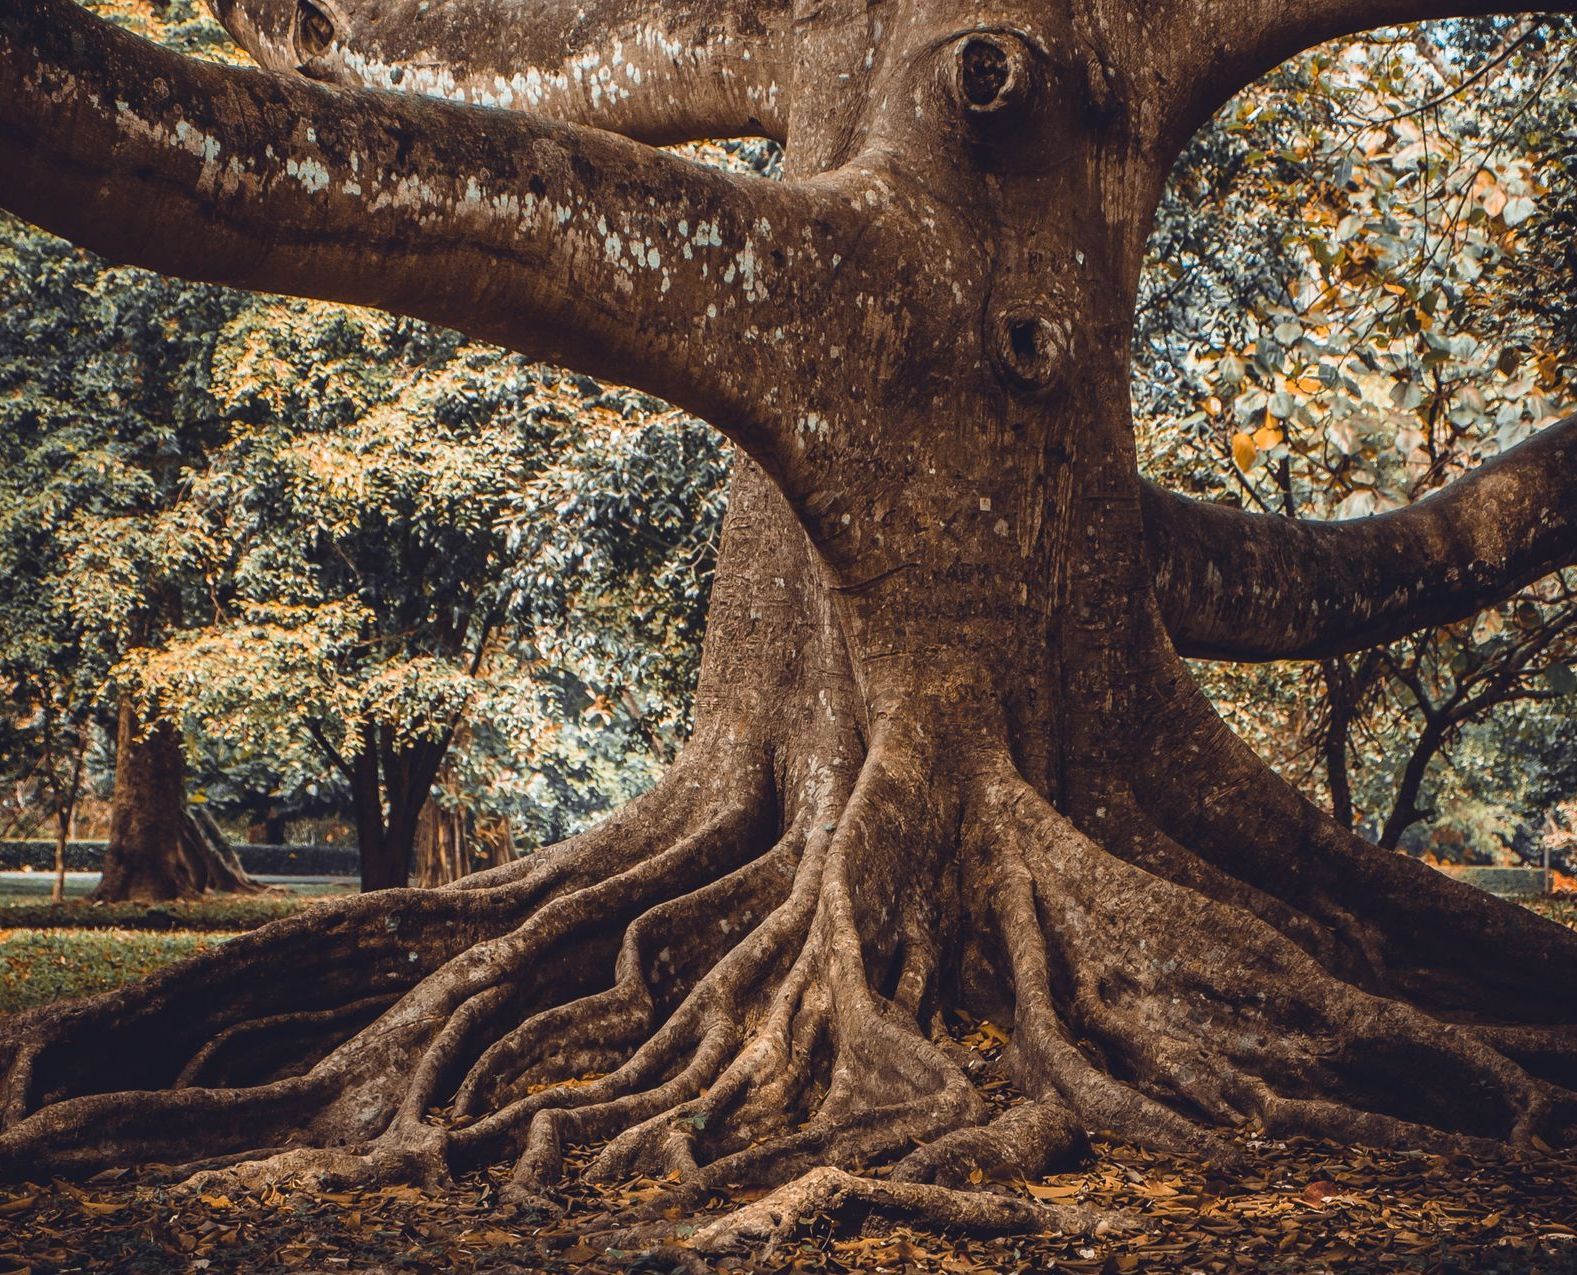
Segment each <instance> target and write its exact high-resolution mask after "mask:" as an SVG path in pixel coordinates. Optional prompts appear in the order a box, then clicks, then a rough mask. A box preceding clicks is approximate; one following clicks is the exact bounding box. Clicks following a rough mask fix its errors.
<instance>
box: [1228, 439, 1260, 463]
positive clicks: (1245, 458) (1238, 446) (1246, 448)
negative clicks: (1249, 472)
mask: <svg viewBox="0 0 1577 1275" xmlns="http://www.w3.org/2000/svg"><path fill="white" fill-rule="evenodd" d="M1257 455H1259V449H1258V448H1257V447H1255V446H1254V440H1253V439H1252V438H1250V437H1249V436H1248V435H1247V434H1245V433H1243V432H1242V431H1241V430H1239V431H1238V432H1237V433H1236V434H1234V435H1232V459H1233V460H1235V461H1236V462H1237V467H1238V468H1239V469H1247V468H1248V467H1249V466H1250V465H1252V464H1253V463H1254V458H1255V457H1256V456H1257Z"/></svg>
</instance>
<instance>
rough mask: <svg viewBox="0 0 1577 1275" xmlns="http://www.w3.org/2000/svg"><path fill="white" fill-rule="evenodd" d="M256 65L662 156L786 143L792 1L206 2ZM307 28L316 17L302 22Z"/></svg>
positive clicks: (307, 24)
mask: <svg viewBox="0 0 1577 1275" xmlns="http://www.w3.org/2000/svg"><path fill="white" fill-rule="evenodd" d="M209 3H210V5H211V7H212V8H213V10H214V12H215V14H216V15H217V16H218V18H219V20H220V21H221V22H223V23H224V24H225V26H226V27H227V28H228V29H229V31H230V33H231V34H232V35H233V36H234V37H235V38H236V40H237V41H238V42H239V43H240V44H241V45H242V46H244V47H245V48H246V49H247V50H248V52H250V53H251V54H252V55H253V56H254V57H255V58H256V59H257V60H258V62H259V63H260V64H261V65H263V66H265V67H268V68H270V69H272V70H276V71H300V72H301V73H302V74H304V75H306V76H308V77H310V78H312V79H317V80H324V81H328V82H332V83H339V84H352V85H366V86H368V87H372V88H388V89H399V90H401V91H403V92H413V93H427V94H431V95H433V96H435V97H444V98H449V99H452V100H454V101H460V102H469V103H472V104H474V105H478V106H494V107H501V108H504V109H506V110H507V109H516V110H528V111H531V112H533V113H535V114H539V115H543V116H546V117H548V118H550V119H557V120H562V121H564V122H566V123H574V124H590V125H593V126H595V127H597V128H605V129H607V130H609V131H610V132H614V133H622V134H624V135H625V136H626V137H632V138H634V139H636V140H637V141H643V142H650V143H653V144H659V145H666V144H669V143H673V142H684V141H694V140H698V139H701V138H708V137H733V136H740V135H745V134H764V135H766V136H768V137H774V138H777V139H778V140H780V141H781V140H782V139H783V136H784V133H785V131H786V127H787V124H786V119H787V103H788V85H789V79H790V74H791V70H790V59H789V50H788V41H787V33H788V28H789V21H790V17H791V8H792V6H791V5H789V4H788V3H787V2H786V0H674V2H673V3H656V2H654V0H312V2H311V3H310V4H309V5H302V4H300V3H298V0H209ZM308 15H310V16H308Z"/></svg>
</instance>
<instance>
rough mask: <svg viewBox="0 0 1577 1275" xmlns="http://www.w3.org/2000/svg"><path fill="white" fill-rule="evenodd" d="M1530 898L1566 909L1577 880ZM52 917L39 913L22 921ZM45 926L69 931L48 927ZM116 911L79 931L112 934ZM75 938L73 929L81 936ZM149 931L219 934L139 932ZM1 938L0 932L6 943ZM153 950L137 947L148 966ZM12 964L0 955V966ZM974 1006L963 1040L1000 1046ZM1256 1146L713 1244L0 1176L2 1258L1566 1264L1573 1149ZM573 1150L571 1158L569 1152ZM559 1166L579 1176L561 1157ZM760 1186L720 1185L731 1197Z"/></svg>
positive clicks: (1466, 1269) (592, 1191)
mask: <svg viewBox="0 0 1577 1275" xmlns="http://www.w3.org/2000/svg"><path fill="white" fill-rule="evenodd" d="M1537 906H1538V910H1539V911H1542V912H1545V913H1546V914H1552V915H1555V916H1556V917H1557V919H1560V920H1562V921H1563V922H1565V923H1566V924H1569V925H1574V926H1577V900H1560V899H1556V900H1544V901H1540V902H1539V903H1538V904H1537ZM34 933H35V934H44V933H47V932H46V931H34ZM56 933H57V936H58V933H59V932H56ZM114 933H116V932H115V931H97V932H83V934H84V935H87V936H88V937H91V938H93V939H96V940H100V941H103V942H106V943H110V942H112V941H113V940H111V935H112V934H114ZM79 937H81V935H79ZM130 937H131V938H133V939H139V940H170V941H173V940H175V939H177V938H180V937H185V938H186V939H189V940H191V941H193V942H209V941H218V940H219V938H220V935H219V934H216V933H193V932H187V933H186V934H185V935H184V936H182V935H180V934H177V933H147V932H142V933H135V934H131V935H130ZM5 942H6V940H3V939H0V953H3V952H4V950H5ZM157 963H158V962H157V960H155V959H154V958H152V957H149V958H148V964H149V967H150V968H151V967H152V965H153V964H157ZM11 972H12V971H10V970H9V969H8V967H7V965H6V963H5V962H4V961H3V960H0V986H3V985H4V983H5V982H6V981H7V979H8V977H9V975H10V973H11ZM1003 1039H1004V1038H1003V1037H1002V1035H1001V1033H1000V1032H997V1031H996V1030H995V1029H992V1028H990V1026H989V1025H988V1024H981V1025H980V1027H979V1029H978V1030H976V1031H974V1032H971V1033H970V1034H969V1035H968V1036H967V1037H965V1038H964V1043H966V1044H968V1045H969V1046H970V1047H972V1048H978V1049H981V1050H982V1051H983V1052H995V1051H996V1050H998V1049H1000V1047H1001V1044H1002V1041H1003ZM1237 1136H1238V1138H1239V1139H1240V1141H1241V1142H1242V1143H1243V1145H1244V1147H1245V1150H1246V1151H1247V1152H1248V1155H1247V1156H1246V1157H1245V1158H1244V1161H1243V1163H1242V1164H1241V1165H1237V1166H1232V1167H1226V1166H1216V1165H1212V1164H1210V1163H1206V1162H1199V1161H1191V1160H1186V1159H1179V1158H1175V1157H1168V1156H1164V1155H1157V1154H1153V1153H1150V1152H1145V1151H1141V1150H1139V1149H1137V1148H1134V1147H1130V1146H1123V1145H1109V1144H1105V1143H1097V1144H1096V1147H1095V1154H1094V1155H1093V1156H1092V1158H1091V1160H1090V1161H1089V1162H1088V1163H1087V1164H1086V1165H1084V1166H1081V1167H1080V1168H1079V1169H1078V1170H1077V1171H1074V1172H1068V1173H1062V1174H1058V1175H1054V1176H1051V1177H1047V1178H1045V1179H1042V1180H1041V1181H1038V1182H1033V1183H1026V1182H1022V1181H1019V1182H1004V1183H991V1184H985V1187H986V1189H991V1190H1001V1191H1011V1192H1018V1193H1027V1194H1029V1195H1031V1196H1034V1197H1036V1198H1039V1199H1043V1200H1048V1201H1055V1202H1058V1203H1082V1204H1088V1205H1091V1206H1094V1207H1098V1208H1102V1209H1112V1210H1119V1211H1121V1212H1123V1213H1125V1214H1127V1215H1129V1216H1130V1217H1131V1218H1132V1219H1133V1220H1134V1221H1135V1222H1136V1223H1137V1229H1135V1230H1134V1231H1133V1232H1132V1233H1128V1234H1115V1233H1113V1234H1108V1235H1105V1236H1102V1237H1099V1238H1092V1237H1087V1236H1060V1235H1055V1234H1050V1233H1048V1234H1043V1235H1031V1236H1006V1237H996V1238H970V1237H965V1236H960V1235H956V1234H948V1233H946V1232H943V1231H937V1230H932V1229H928V1228H926V1227H925V1226H924V1225H923V1224H920V1223H917V1222H915V1221H914V1220H913V1219H910V1220H908V1221H907V1222H906V1223H895V1222H893V1221H890V1220H885V1219H881V1218H877V1217H867V1218H861V1217H857V1216H856V1217H838V1218H835V1217H824V1218H821V1219H818V1220H817V1221H816V1222H815V1223H813V1224H812V1225H810V1226H808V1227H806V1228H803V1229H802V1230H801V1231H800V1232H799V1233H798V1234H797V1235H796V1236H795V1237H794V1239H793V1240H792V1241H791V1242H790V1243H787V1244H785V1245H783V1246H782V1247H780V1248H779V1249H778V1250H777V1251H776V1252H775V1253H772V1254H760V1253H757V1254H753V1255H748V1256H740V1257H738V1258H732V1259H730V1258H723V1259H721V1260H703V1259H701V1258H699V1257H698V1256H697V1255H696V1254H695V1253H693V1252H692V1251H691V1250H690V1249H689V1248H688V1237H689V1234H690V1233H691V1232H692V1230H693V1226H694V1221H695V1219H693V1218H691V1219H685V1218H682V1217H680V1216H678V1215H677V1214H675V1216H674V1218H673V1219H672V1221H673V1226H672V1231H671V1233H670V1234H669V1235H668V1236H667V1239H666V1242H664V1243H662V1244H659V1245H658V1246H656V1247H645V1248H640V1249H635V1248H620V1247H618V1246H617V1244H616V1243H615V1244H611V1245H610V1243H609V1242H608V1240H607V1239H606V1238H605V1237H604V1238H598V1232H606V1231H607V1230H608V1229H609V1226H610V1219H611V1218H612V1216H613V1214H614V1213H616V1212H617V1211H619V1210H621V1209H626V1208H629V1207H632V1206H655V1207H657V1208H658V1209H660V1207H661V1198H662V1193H663V1192H664V1190H665V1189H666V1184H665V1183H663V1182H657V1181H652V1180H650V1179H634V1180H632V1181H628V1182H619V1183H608V1184H598V1185H597V1186H594V1187H587V1186H580V1187H576V1188H574V1189H573V1190H572V1191H571V1192H570V1193H569V1194H568V1195H567V1196H566V1197H565V1200H564V1203H565V1205H566V1206H567V1207H566V1211H565V1212H564V1213H563V1215H562V1216H557V1217H551V1218H549V1217H541V1216H534V1215H531V1214H528V1213H523V1212H521V1211H520V1210H518V1209H517V1208H516V1207H515V1206H513V1205H506V1204H500V1203H499V1202H498V1187H499V1185H500V1184H501V1182H502V1179H503V1176H504V1170H502V1169H500V1170H498V1171H496V1172H495V1173H494V1174H489V1175H475V1176H472V1177H469V1178H466V1179H464V1180H462V1181H460V1182H458V1183H457V1184H455V1185H454V1186H453V1187H451V1188H449V1189H447V1190H445V1191H443V1192H440V1193H424V1192H422V1191H420V1190H417V1189H416V1188H414V1187H395V1188H391V1189H385V1190H378V1191H366V1192H325V1191H322V1190H318V1189H312V1188H309V1187H307V1186H305V1185H299V1184H290V1183H285V1184H281V1185H279V1186H275V1187H270V1188H267V1189H265V1190H262V1191H244V1190H240V1189H236V1190H230V1191H224V1192H220V1191H216V1190H215V1188H212V1187H209V1188H207V1189H206V1190H205V1191H204V1192H201V1193H199V1192H197V1191H194V1190H190V1189H187V1188H184V1187H181V1186H177V1185H158V1184H154V1183H153V1182H152V1181H151V1180H140V1179H138V1178H136V1177H135V1176H134V1175H133V1174H131V1173H128V1172H124V1171H113V1172H110V1173H108V1174H100V1175H99V1176H98V1177H97V1178H95V1179H93V1180H91V1181H89V1182H86V1183H80V1184H78V1183H67V1182H64V1181H59V1180H55V1181H40V1182H36V1183H30V1184H25V1185H23V1186H14V1187H3V1188H0V1275H12V1273H13V1272H21V1271H28V1272H36V1273H39V1275H43V1273H44V1272H67V1271H95V1272H97V1271H113V1272H166V1271H182V1272H187V1271H193V1272H196V1271H202V1272H243V1271H244V1272H248V1273H250V1272H273V1271H300V1272H338V1271H359V1272H395V1271H435V1270H445V1271H449V1270H453V1271H462V1272H468V1271H487V1272H499V1273H502V1272H517V1271H532V1272H536V1271H540V1272H554V1273H557V1272H584V1273H586V1275H601V1273H603V1272H615V1271H618V1272H650V1273H661V1275H667V1273H668V1272H684V1273H687V1275H688V1273H691V1272H698V1271H708V1270H716V1271H720V1272H730V1273H732V1275H746V1273H747V1272H749V1273H754V1272H830V1273H838V1272H852V1271H859V1272H903V1275H921V1273H925V1275H930V1273H932V1272H936V1273H938V1275H969V1273H970V1272H984V1271H1002V1272H1015V1273H1031V1272H1035V1273H1038V1272H1050V1271H1058V1272H1061V1271H1066V1272H1079V1273H1089V1275H1128V1273H1129V1272H1154V1273H1156V1275H1161V1273H1163V1272H1164V1273H1167V1275H1170V1273H1172V1272H1176V1273H1178V1275H1193V1273H1196V1272H1197V1273H1198V1275H1236V1273H1238V1272H1243V1273H1245V1275H1247V1273H1249V1272H1253V1273H1255V1275H1259V1273H1261V1272H1264V1273H1266V1275H1278V1273H1282V1275H1326V1273H1330V1275H1335V1273H1337V1272H1340V1273H1342V1275H1348V1273H1350V1272H1391V1271H1398V1272H1400V1271H1407V1272H1423V1273H1426V1275H1537V1273H1544V1272H1548V1273H1550V1275H1557V1273H1571V1275H1577V1150H1569V1151H1562V1152H1555V1153H1549V1154H1538V1155H1532V1154H1529V1155H1517V1156H1514V1157H1511V1158H1508V1159H1505V1160H1502V1161H1498V1162H1483V1161H1478V1160H1470V1159H1467V1158H1464V1157H1445V1156H1437V1155H1426V1154H1419V1153H1404V1152H1389V1151H1375V1150H1368V1149H1364V1148H1352V1147H1341V1146H1336V1145H1332V1144H1328V1143H1321V1142H1315V1141H1311V1140H1306V1139H1289V1140H1286V1141H1277V1140H1270V1139H1265V1138H1262V1137H1259V1136H1256V1133H1255V1131H1254V1130H1252V1129H1249V1128H1245V1129H1241V1130H1239V1131H1238V1134H1237ZM570 1167H571V1168H572V1169H573V1167H574V1166H573V1165H571V1166H570ZM571 1180H572V1181H573V1180H575V1179H574V1176H573V1174H571ZM750 1198H754V1196H752V1195H750V1194H747V1193H739V1194H737V1195H735V1196H733V1197H730V1198H723V1197H719V1198H717V1199H716V1200H714V1201H713V1202H712V1206H711V1207H712V1208H715V1209H717V1210H722V1209H725V1208H728V1207H731V1206H733V1205H737V1204H739V1203H742V1202H744V1201H746V1200H748V1199H750Z"/></svg>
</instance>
